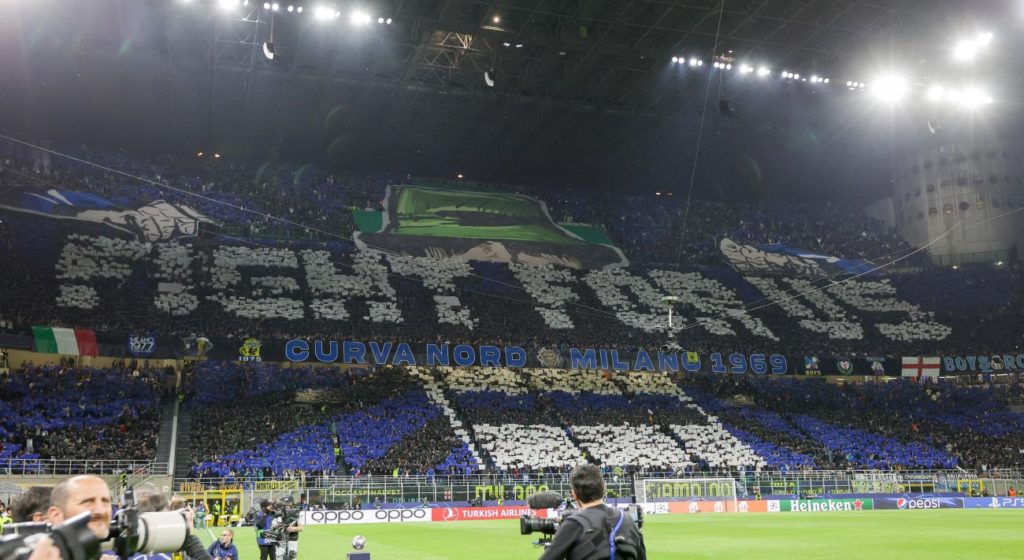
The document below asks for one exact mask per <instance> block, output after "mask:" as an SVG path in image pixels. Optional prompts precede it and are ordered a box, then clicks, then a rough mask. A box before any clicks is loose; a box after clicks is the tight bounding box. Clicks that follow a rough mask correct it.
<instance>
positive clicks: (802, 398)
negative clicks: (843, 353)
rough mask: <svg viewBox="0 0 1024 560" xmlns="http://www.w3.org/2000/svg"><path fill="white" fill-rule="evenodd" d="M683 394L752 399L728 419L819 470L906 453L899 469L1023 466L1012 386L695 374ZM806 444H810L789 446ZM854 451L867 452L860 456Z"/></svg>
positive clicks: (1022, 420) (1023, 433)
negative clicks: (753, 423) (805, 456)
mask: <svg viewBox="0 0 1024 560" xmlns="http://www.w3.org/2000/svg"><path fill="white" fill-rule="evenodd" d="M689 385H692V386H693V388H689V387H688V386H689ZM684 388H687V390H688V391H689V392H691V393H697V392H699V391H706V392H707V393H708V394H710V395H714V396H715V397H717V398H718V399H722V398H725V399H735V398H737V397H741V398H743V397H745V398H749V399H752V400H753V401H754V403H756V407H755V408H753V409H751V408H745V407H742V406H737V407H732V409H733V410H734V412H732V413H731V415H730V416H728V418H730V419H735V418H742V417H744V416H745V417H747V418H754V419H756V420H758V423H759V424H761V426H763V427H764V428H765V429H767V430H768V432H764V431H762V432H761V433H760V434H758V435H764V436H766V437H773V438H775V440H776V441H777V442H779V443H783V442H786V443H788V444H789V445H790V446H792V448H793V449H795V450H799V451H803V452H810V453H809V454H811V455H813V456H815V459H816V462H817V463H818V465H819V466H825V465H832V466H836V467H845V466H856V465H859V466H869V465H870V466H872V467H875V468H882V467H893V466H896V465H893V464H891V463H889V464H885V463H886V460H885V459H884V457H885V456H886V453H887V452H893V453H897V454H899V453H902V454H904V456H905V458H907V459H909V460H905V461H902V462H898V464H899V465H902V466H909V465H916V466H921V467H947V468H948V467H949V466H952V465H953V464H954V460H955V464H957V465H959V466H961V467H965V468H974V469H978V470H982V471H984V470H987V469H989V468H992V467H1006V468H1020V467H1021V466H1024V453H1022V450H1024V414H1021V413H1016V412H1012V411H1011V410H1010V409H1009V408H1008V407H1007V403H1008V402H1009V401H1010V400H1011V399H1016V398H1019V395H1020V393H1021V387H1020V385H1019V384H1017V383H1014V384H1011V385H1009V386H1004V387H998V386H997V387H991V388H978V387H960V386H957V385H954V384H950V383H942V384H934V385H932V384H920V383H916V382H914V381H912V380H911V381H906V380H903V381H897V382H891V383H867V384H858V383H847V384H843V385H836V384H831V383H825V382H823V381H821V380H820V379H819V380H817V381H798V380H792V379H764V378H761V377H756V376H733V375H722V376H713V375H703V374H701V375H694V376H689V377H687V378H686V381H685V382H684ZM751 410H753V412H751ZM748 426H750V424H749V423H747V424H742V427H744V428H746V427H748ZM769 432H770V434H771V435H769ZM807 440H810V441H811V443H809V444H808V443H800V444H795V443H793V442H794V441H804V442H806V441H807ZM854 445H857V446H863V445H866V446H870V447H871V449H872V450H871V451H870V452H868V453H866V454H864V453H860V452H859V451H858V450H856V449H854V448H853V447H852V446H854ZM823 453H824V455H823ZM873 463H877V464H873Z"/></svg>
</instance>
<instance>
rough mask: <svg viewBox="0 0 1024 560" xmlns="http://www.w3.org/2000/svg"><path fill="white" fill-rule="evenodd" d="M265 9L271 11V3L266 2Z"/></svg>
mask: <svg viewBox="0 0 1024 560" xmlns="http://www.w3.org/2000/svg"><path fill="white" fill-rule="evenodd" d="M263 9H264V10H269V9H270V2H264V3H263Z"/></svg>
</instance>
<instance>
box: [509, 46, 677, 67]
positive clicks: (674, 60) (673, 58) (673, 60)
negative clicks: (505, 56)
mask: <svg viewBox="0 0 1024 560" xmlns="http://www.w3.org/2000/svg"><path fill="white" fill-rule="evenodd" d="M505 46H506V47H507V46H508V43H505ZM672 63H673V64H678V63H679V57H678V56H673V57H672Z"/></svg>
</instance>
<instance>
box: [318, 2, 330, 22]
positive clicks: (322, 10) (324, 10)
mask: <svg viewBox="0 0 1024 560" xmlns="http://www.w3.org/2000/svg"><path fill="white" fill-rule="evenodd" d="M313 17H314V18H315V19H318V20H321V21H327V20H329V19H332V18H333V17H334V8H332V7H330V6H324V5H321V6H317V7H315V8H313Z"/></svg>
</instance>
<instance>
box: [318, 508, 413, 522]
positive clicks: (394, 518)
mask: <svg viewBox="0 0 1024 560" xmlns="http://www.w3.org/2000/svg"><path fill="white" fill-rule="evenodd" d="M428 521H430V509H428V508H416V509H354V510H347V509H342V510H329V511H304V512H302V523H304V524H306V525H356V524H360V523H426V522H428Z"/></svg>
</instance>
